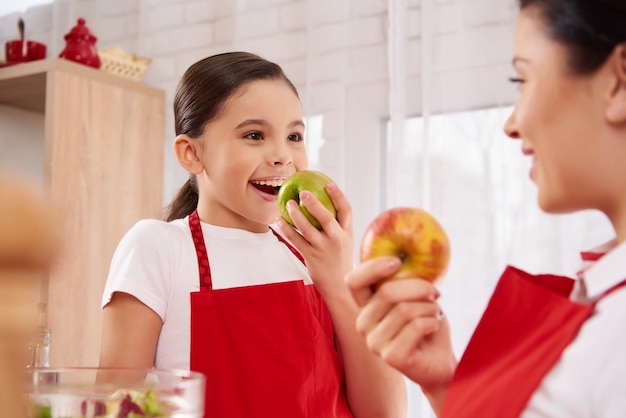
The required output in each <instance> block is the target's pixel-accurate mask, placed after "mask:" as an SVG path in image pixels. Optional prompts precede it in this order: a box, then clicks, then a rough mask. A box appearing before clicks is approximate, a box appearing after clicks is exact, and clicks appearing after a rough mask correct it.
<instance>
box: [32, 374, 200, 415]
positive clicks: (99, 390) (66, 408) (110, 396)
mask: <svg viewBox="0 0 626 418" xmlns="http://www.w3.org/2000/svg"><path fill="white" fill-rule="evenodd" d="M204 387H205V378H204V375H202V374H201V373H196V372H190V371H179V370H159V369H117V368H95V367H94V368H90V367H73V368H57V369H54V368H49V369H48V368H41V369H29V370H28V371H27V399H26V402H27V406H28V411H29V415H28V417H29V418H133V417H142V418H156V417H158V418H202V417H203V415H204ZM133 414H134V415H133Z"/></svg>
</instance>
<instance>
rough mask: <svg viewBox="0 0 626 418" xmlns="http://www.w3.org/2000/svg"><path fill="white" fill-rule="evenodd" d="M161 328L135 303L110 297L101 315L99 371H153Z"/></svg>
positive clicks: (125, 297) (156, 319)
mask: <svg viewBox="0 0 626 418" xmlns="http://www.w3.org/2000/svg"><path fill="white" fill-rule="evenodd" d="M161 325H162V321H161V317H159V315H157V313H156V312H154V311H153V310H152V309H150V308H148V307H147V306H146V305H144V304H143V303H141V302H140V301H139V299H137V298H135V297H134V296H131V295H129V294H128V293H121V292H116V293H114V294H113V296H112V298H111V302H109V304H108V305H106V306H105V307H104V309H103V311H102V343H101V348H100V367H136V368H151V367H153V366H154V360H155V354H156V347H157V342H158V339H159V334H160V332H161Z"/></svg>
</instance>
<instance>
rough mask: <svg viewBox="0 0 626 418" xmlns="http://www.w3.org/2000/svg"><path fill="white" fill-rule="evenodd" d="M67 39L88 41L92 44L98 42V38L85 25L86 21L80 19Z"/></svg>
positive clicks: (66, 36)
mask: <svg viewBox="0 0 626 418" xmlns="http://www.w3.org/2000/svg"><path fill="white" fill-rule="evenodd" d="M65 39H66V40H68V39H87V40H89V41H92V42H96V41H97V40H98V38H96V37H95V36H94V34H93V33H91V30H89V28H88V27H87V25H85V19H83V18H82V17H81V18H78V24H77V25H76V26H74V27H73V28H72V30H70V31H69V32H68V33H67V34H66V35H65Z"/></svg>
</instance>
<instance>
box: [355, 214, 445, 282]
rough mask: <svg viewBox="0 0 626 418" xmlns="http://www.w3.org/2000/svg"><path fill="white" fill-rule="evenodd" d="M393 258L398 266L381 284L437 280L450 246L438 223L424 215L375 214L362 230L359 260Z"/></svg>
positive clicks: (429, 216) (429, 215)
mask: <svg viewBox="0 0 626 418" xmlns="http://www.w3.org/2000/svg"><path fill="white" fill-rule="evenodd" d="M381 256H395V257H398V258H399V259H400V260H401V262H402V264H401V267H400V270H398V272H397V273H396V274H394V275H393V276H392V277H389V278H387V279H383V280H382V281H381V282H379V283H377V284H376V286H374V287H375V288H377V287H378V286H380V284H382V283H383V282H385V281H388V280H396V279H407V278H417V279H425V280H428V281H430V282H437V281H438V280H440V279H441V277H442V276H443V274H444V273H445V271H446V270H447V268H448V264H449V261H450V242H449V240H448V236H447V234H446V232H445V231H444V229H443V228H442V227H441V225H440V224H439V222H437V220H436V219H435V218H434V217H433V216H432V215H431V214H429V213H428V212H426V211H424V210H422V209H418V208H411V207H394V208H391V209H387V210H385V211H383V212H382V213H381V214H379V215H378V216H377V217H376V218H375V219H374V220H373V221H372V222H371V223H370V225H369V226H368V227H367V228H366V230H365V234H364V236H363V240H362V242H361V248H360V256H359V257H360V260H361V261H365V260H369V259H371V258H374V257H381Z"/></svg>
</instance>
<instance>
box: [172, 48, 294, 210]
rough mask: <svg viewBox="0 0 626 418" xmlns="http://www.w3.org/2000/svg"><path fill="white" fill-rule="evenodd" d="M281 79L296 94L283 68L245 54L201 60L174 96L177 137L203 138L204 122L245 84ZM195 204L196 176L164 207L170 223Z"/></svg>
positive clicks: (196, 199) (210, 118)
mask: <svg viewBox="0 0 626 418" xmlns="http://www.w3.org/2000/svg"><path fill="white" fill-rule="evenodd" d="M272 79H276V80H283V81H285V82H286V83H287V84H288V85H289V86H290V87H291V89H292V90H293V91H294V93H295V94H296V96H297V95H298V92H297V90H296V88H295V87H294V85H293V84H292V83H291V81H289V79H288V78H287V76H286V75H285V73H284V72H283V70H282V68H281V67H280V66H279V65H278V64H275V63H273V62H270V61H267V60H266V59H263V58H261V57H259V56H258V55H255V54H251V53H248V52H227V53H223V54H218V55H213V56H210V57H208V58H204V59H202V60H200V61H198V62H196V63H195V64H193V65H192V66H191V67H189V68H188V69H187V71H186V72H185V74H183V77H182V78H181V80H180V82H179V83H178V87H177V88H176V95H175V96H174V127H175V129H176V135H181V134H186V135H189V136H190V137H191V138H197V137H199V136H200V135H202V132H203V130H204V126H205V125H206V123H207V122H209V121H211V120H213V119H214V118H216V117H217V116H218V115H219V114H220V112H221V110H222V108H223V107H224V103H225V102H226V101H227V100H228V99H229V98H230V97H231V96H232V95H233V93H234V92H235V91H236V90H238V89H239V88H240V87H241V86H243V85H244V84H245V83H248V82H250V81H254V80H272ZM197 205H198V186H197V184H196V178H195V175H193V174H191V175H190V176H189V180H188V181H187V182H186V183H185V184H184V185H183V186H182V187H181V188H180V190H179V191H178V193H177V195H176V196H175V197H174V199H173V200H172V202H171V203H170V204H169V205H168V206H167V208H166V214H165V219H166V220H167V221H168V222H169V221H172V220H174V219H180V218H184V217H185V216H187V215H189V214H191V213H192V212H193V211H194V210H195V209H196V207H197Z"/></svg>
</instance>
